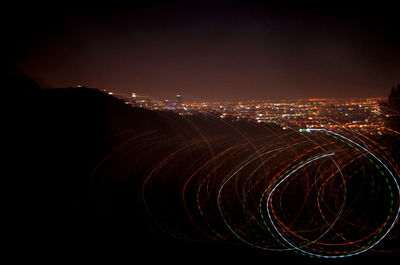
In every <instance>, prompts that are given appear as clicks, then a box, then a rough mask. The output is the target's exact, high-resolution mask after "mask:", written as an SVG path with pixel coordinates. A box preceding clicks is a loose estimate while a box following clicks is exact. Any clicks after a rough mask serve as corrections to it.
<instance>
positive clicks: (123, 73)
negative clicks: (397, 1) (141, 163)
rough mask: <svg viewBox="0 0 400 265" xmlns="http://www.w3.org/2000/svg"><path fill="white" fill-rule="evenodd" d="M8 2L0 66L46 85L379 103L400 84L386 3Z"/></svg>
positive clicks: (392, 16)
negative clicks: (366, 99)
mask: <svg viewBox="0 0 400 265" xmlns="http://www.w3.org/2000/svg"><path fill="white" fill-rule="evenodd" d="M11 6H12V8H11V9H10V12H8V14H7V15H6V17H5V18H6V19H7V18H8V16H9V18H8V19H9V20H10V21H12V26H13V27H12V29H10V30H8V31H7V32H6V36H7V38H6V45H7V47H8V50H6V51H5V55H6V58H8V62H9V64H10V65H11V67H13V68H14V69H15V71H17V72H19V73H22V74H25V75H27V76H29V77H31V78H32V79H34V80H35V81H36V82H37V83H38V84H39V85H40V86H41V87H43V88H51V87H69V86H76V85H83V86H87V87H96V88H107V89H112V90H113V91H116V92H120V93H128V94H130V93H131V92H133V91H135V92H137V93H140V94H144V95H147V96H151V97H153V98H157V99H162V98H168V97H174V96H175V95H176V94H184V95H185V99H186V100H189V99H192V100H209V101H212V100H214V101H215V100H222V99H228V100H249V99H293V98H310V97H314V98H315V97H329V98H337V97H384V96H386V95H387V94H388V93H389V91H390V88H391V86H392V85H394V84H396V82H398V79H399V76H400V64H399V62H400V39H399V35H398V31H397V29H398V27H397V26H398V18H397V12H396V8H394V6H392V5H391V4H388V3H379V4H376V3H366V2H359V3H356V2H348V1H344V2H341V1H322V2H321V1H311V2H309V1H307V2H301V1H300V2H296V3H280V2H279V1H141V2H139V3H136V2H135V3H133V2H127V3H118V2H113V3H107V4H105V3H100V2H91V3H81V2H74V1H72V2H69V1H68V2H62V3H60V5H52V4H51V3H50V4H49V3H48V2H43V3H40V2H36V1H35V3H24V4H23V5H20V4H11ZM14 15H15V16H16V17H18V20H15V19H14V20H12V19H11V17H12V16H14Z"/></svg>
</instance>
